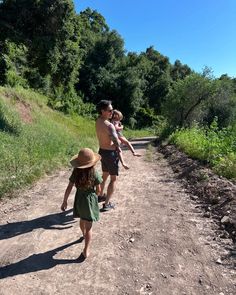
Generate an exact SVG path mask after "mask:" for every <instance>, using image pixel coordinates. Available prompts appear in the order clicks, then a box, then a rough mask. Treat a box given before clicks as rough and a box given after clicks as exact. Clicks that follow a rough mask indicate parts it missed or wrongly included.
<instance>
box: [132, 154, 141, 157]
mask: <svg viewBox="0 0 236 295" xmlns="http://www.w3.org/2000/svg"><path fill="white" fill-rule="evenodd" d="M133 156H135V157H141V156H142V155H141V154H139V153H133Z"/></svg>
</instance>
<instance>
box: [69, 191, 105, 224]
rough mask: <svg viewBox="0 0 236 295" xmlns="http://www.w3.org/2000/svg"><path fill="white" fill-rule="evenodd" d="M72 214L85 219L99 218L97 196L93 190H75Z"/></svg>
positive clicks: (95, 219) (94, 219)
mask: <svg viewBox="0 0 236 295" xmlns="http://www.w3.org/2000/svg"><path fill="white" fill-rule="evenodd" d="M73 216H74V217H79V218H81V219H83V220H87V221H98V220H99V206H98V198H97V195H96V193H95V192H91V191H90V192H88V191H81V190H77V191H76V194H75V200H74V207H73Z"/></svg>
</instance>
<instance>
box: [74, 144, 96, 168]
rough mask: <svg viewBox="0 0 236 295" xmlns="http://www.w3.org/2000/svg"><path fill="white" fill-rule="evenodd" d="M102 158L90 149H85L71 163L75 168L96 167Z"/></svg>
mask: <svg viewBox="0 0 236 295" xmlns="http://www.w3.org/2000/svg"><path fill="white" fill-rule="evenodd" d="M100 159H101V156H100V155H99V154H97V153H94V152H93V151H92V150H91V149H89V148H84V149H81V150H80V151H79V154H77V155H75V156H74V157H72V158H71V160H70V163H71V165H72V167H74V168H89V167H92V166H94V165H95V164H96V163H97V162H98V161H99V160H100Z"/></svg>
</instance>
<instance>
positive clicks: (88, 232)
mask: <svg viewBox="0 0 236 295" xmlns="http://www.w3.org/2000/svg"><path fill="white" fill-rule="evenodd" d="M83 222H84V227H85V236H84V242H85V245H84V250H83V254H84V257H86V258H87V257H88V256H89V254H90V252H89V246H90V243H91V239H92V225H93V222H92V221H87V220H83Z"/></svg>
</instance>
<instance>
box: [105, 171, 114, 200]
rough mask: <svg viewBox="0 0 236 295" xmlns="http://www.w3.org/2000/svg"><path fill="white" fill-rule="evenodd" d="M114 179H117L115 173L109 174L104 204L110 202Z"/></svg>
mask: <svg viewBox="0 0 236 295" xmlns="http://www.w3.org/2000/svg"><path fill="white" fill-rule="evenodd" d="M116 180H117V176H116V175H110V182H109V184H108V187H107V197H106V201H105V205H107V204H108V203H109V202H110V199H111V196H112V194H113V192H114V190H115V184H116Z"/></svg>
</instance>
